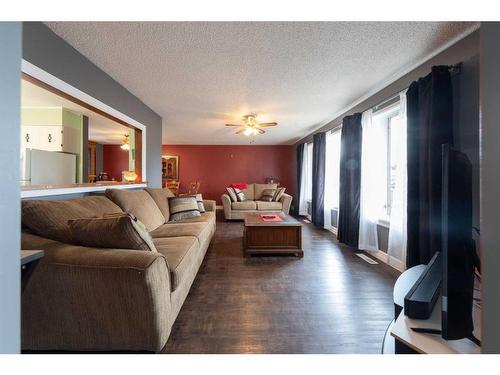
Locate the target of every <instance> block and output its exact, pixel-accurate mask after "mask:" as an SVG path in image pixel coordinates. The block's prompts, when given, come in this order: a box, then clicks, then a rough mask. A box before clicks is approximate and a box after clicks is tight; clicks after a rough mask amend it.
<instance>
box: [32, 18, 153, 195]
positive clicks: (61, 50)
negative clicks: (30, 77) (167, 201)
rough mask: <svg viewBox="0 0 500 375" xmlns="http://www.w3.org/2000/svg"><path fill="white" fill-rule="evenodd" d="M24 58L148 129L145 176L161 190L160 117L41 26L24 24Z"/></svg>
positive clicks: (39, 24)
mask: <svg viewBox="0 0 500 375" xmlns="http://www.w3.org/2000/svg"><path fill="white" fill-rule="evenodd" d="M23 58H24V59H25V60H27V61H29V62H30V63H32V64H34V65H36V66H38V67H39V68H41V69H43V70H45V71H47V72H48V73H50V74H52V75H54V76H56V77H57V78H59V79H61V80H63V81H65V82H66V83H68V84H70V85H72V86H74V87H76V88H78V89H79V90H81V91H83V92H85V93H87V94H88V95H90V96H92V97H94V98H96V99H98V100H100V101H102V102H103V103H106V104H107V105H109V106H110V107H112V108H114V109H116V110H118V111H120V112H122V113H124V114H126V115H127V116H129V117H131V118H133V119H135V120H136V121H138V122H140V123H141V124H144V125H145V126H146V127H147V132H146V144H147V154H146V163H147V165H146V173H147V180H148V182H149V184H150V186H153V187H161V138H162V137H161V135H162V127H161V117H160V116H159V115H157V114H156V113H155V112H153V111H152V110H151V109H150V108H149V107H147V106H146V105H145V104H144V103H142V102H141V101H140V100H139V99H138V98H136V97H135V96H134V95H132V94H131V93H130V92H128V91H127V89H126V88H124V87H123V86H121V85H120V84H119V83H118V82H116V81H115V80H114V79H113V78H111V77H110V76H109V75H107V74H106V73H105V72H103V71H102V70H101V69H99V68H98V67H97V66H96V65H94V64H93V63H92V62H91V61H90V60H88V59H87V58H86V57H85V56H83V55H82V54H81V53H79V52H78V51H77V50H76V49H74V48H73V47H71V46H70V45H69V44H68V43H66V42H65V41H64V40H63V39H61V38H60V37H59V36H57V35H56V34H55V33H53V32H52V31H51V30H50V29H49V28H48V27H47V26H45V25H44V24H43V23H41V22H24V23H23Z"/></svg>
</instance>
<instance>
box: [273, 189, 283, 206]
mask: <svg viewBox="0 0 500 375" xmlns="http://www.w3.org/2000/svg"><path fill="white" fill-rule="evenodd" d="M283 194H285V188H284V187H280V188H278V190H276V194H274V197H273V201H275V202H279V201H280V199H281V197H282V196H283Z"/></svg>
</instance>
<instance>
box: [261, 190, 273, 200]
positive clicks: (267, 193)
mask: <svg viewBox="0 0 500 375" xmlns="http://www.w3.org/2000/svg"><path fill="white" fill-rule="evenodd" d="M275 195H276V189H265V190H264V191H263V192H262V196H261V197H260V200H261V201H264V202H272V201H273V199H274V196H275Z"/></svg>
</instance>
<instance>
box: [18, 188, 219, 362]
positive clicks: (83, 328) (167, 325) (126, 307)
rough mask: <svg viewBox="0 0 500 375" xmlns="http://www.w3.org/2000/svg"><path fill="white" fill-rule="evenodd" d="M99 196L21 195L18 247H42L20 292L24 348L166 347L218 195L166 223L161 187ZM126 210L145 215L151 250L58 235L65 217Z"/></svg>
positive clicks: (210, 229)
mask: <svg viewBox="0 0 500 375" xmlns="http://www.w3.org/2000/svg"><path fill="white" fill-rule="evenodd" d="M106 195H107V196H106V197H104V196H89V197H83V198H78V199H73V200H66V201H41V200H40V201H35V200H33V201H23V202H22V221H23V227H24V229H23V233H22V249H26V250H29V249H42V250H44V251H45V256H44V257H43V258H42V260H41V262H40V263H39V264H38V266H37V267H36V268H35V271H34V272H33V274H32V276H31V278H30V280H29V282H28V285H27V287H26V289H25V290H24V292H23V294H22V348H23V349H24V350H68V351H153V352H156V351H160V350H161V349H162V348H163V347H164V346H165V344H166V342H167V339H168V337H169V334H170V331H171V327H172V325H173V323H174V321H175V319H176V317H177V315H178V314H179V311H180V309H181V307H182V304H183V302H184V300H185V299H186V297H187V295H188V293H189V289H190V287H191V284H192V283H193V281H194V279H195V277H196V274H197V272H198V269H199V267H200V265H201V263H202V261H203V258H204V256H205V253H206V251H207V249H208V247H209V245H210V242H211V239H212V237H213V235H214V233H215V227H216V219H215V201H204V205H205V208H206V210H207V212H206V213H203V214H202V215H201V217H196V218H193V219H187V220H183V221H177V222H171V221H168V219H169V216H168V215H169V213H168V205H167V204H166V199H167V197H168V196H170V195H171V193H170V192H169V191H167V190H166V189H146V190H134V191H125V190H123V191H118V190H114V191H111V190H110V191H107V192H106ZM123 211H125V212H130V213H133V214H134V215H135V216H136V217H137V218H138V219H139V220H141V221H142V222H143V223H144V224H145V226H146V228H147V229H148V231H150V234H151V236H152V238H153V242H154V245H155V247H156V249H157V250H158V251H157V252H153V251H143V250H130V249H103V248H88V247H82V246H77V245H74V244H71V243H69V242H70V240H69V239H68V241H67V242H65V241H66V239H67V237H66V236H67V234H68V228H67V222H68V220H70V219H75V218H79V217H102V216H104V215H106V214H114V213H119V212H123ZM26 227H28V228H29V229H27V228H26Z"/></svg>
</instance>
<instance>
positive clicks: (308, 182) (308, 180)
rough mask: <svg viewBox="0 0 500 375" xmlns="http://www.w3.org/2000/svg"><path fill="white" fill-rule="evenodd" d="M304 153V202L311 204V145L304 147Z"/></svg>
mask: <svg viewBox="0 0 500 375" xmlns="http://www.w3.org/2000/svg"><path fill="white" fill-rule="evenodd" d="M306 152H307V168H306V171H307V175H306V190H305V195H306V201H307V202H311V201H312V182H313V176H312V170H313V143H312V142H311V143H308V144H307V145H306Z"/></svg>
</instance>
